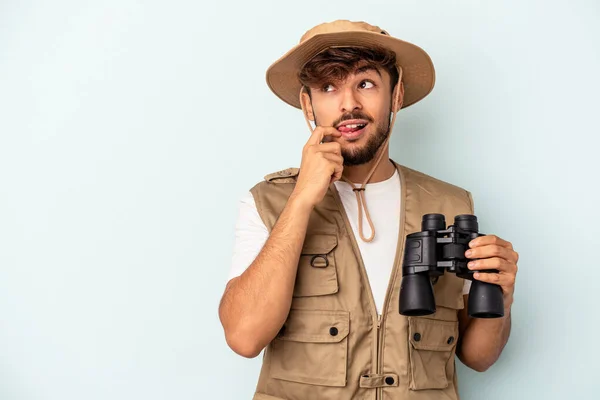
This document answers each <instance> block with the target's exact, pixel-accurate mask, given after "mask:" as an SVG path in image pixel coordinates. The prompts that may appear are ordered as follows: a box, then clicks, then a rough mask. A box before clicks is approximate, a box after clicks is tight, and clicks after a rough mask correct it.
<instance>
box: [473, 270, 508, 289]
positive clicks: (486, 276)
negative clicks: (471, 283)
mask: <svg viewBox="0 0 600 400" xmlns="http://www.w3.org/2000/svg"><path fill="white" fill-rule="evenodd" d="M473 278H475V279H477V280H478V281H481V282H487V283H493V284H494V285H500V286H502V290H505V289H506V290H505V291H509V290H508V289H509V288H510V287H511V286H513V285H514V284H515V278H514V276H513V275H510V274H494V273H491V272H476V273H475V274H474V275H473Z"/></svg>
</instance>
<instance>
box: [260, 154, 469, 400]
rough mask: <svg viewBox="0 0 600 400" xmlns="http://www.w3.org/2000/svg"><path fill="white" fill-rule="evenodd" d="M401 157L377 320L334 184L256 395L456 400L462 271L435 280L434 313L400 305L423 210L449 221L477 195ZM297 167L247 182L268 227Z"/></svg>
mask: <svg viewBox="0 0 600 400" xmlns="http://www.w3.org/2000/svg"><path fill="white" fill-rule="evenodd" d="M395 165H396V167H397V168H398V171H399V173H400V179H401V188H402V194H401V196H402V197H401V198H402V210H401V217H400V218H401V220H400V232H399V237H398V248H397V250H396V260H395V263H394V268H393V272H392V275H391V279H390V283H389V285H388V290H387V294H386V299H385V305H384V308H383V310H382V316H381V318H378V315H377V312H376V308H375V301H374V299H373V295H372V292H371V288H370V285H369V280H368V277H367V274H366V270H365V267H364V265H363V262H362V258H361V255H360V252H359V249H358V245H357V242H356V238H355V237H354V234H353V231H352V228H351V225H350V223H349V221H348V217H347V215H346V213H345V211H344V207H343V205H342V202H341V200H340V197H339V194H338V193H337V190H336V189H335V186H334V185H331V187H330V189H329V190H328V192H327V194H326V195H325V198H324V199H323V201H322V202H321V203H320V204H319V205H318V206H317V207H315V209H314V210H313V212H312V214H311V216H310V218H309V223H308V230H307V235H306V238H305V242H304V244H303V248H302V253H301V256H300V260H299V265H298V273H297V278H296V284H295V287H294V293H293V300H292V306H291V310H290V313H289V315H288V318H287V321H286V322H285V324H284V326H283V327H282V329H281V331H280V332H279V334H278V336H277V337H276V338H275V339H274V340H273V341H272V342H271V343H270V344H269V345H268V346H267V347H266V349H265V351H264V353H263V365H262V369H261V372H260V376H259V380H258V384H257V388H256V393H255V395H254V397H253V399H254V400H316V399H335V400H342V399H358V400H363V399H364V400H367V399H369V400H375V399H382V400H383V399H386V400H388V399H390V400H391V399H410V400H419V399H444V400H448V399H454V400H457V399H458V398H459V396H458V388H457V379H456V374H455V350H456V343H457V341H458V316H457V312H458V310H459V309H462V308H463V296H462V288H463V283H464V281H463V279H461V278H458V277H456V275H454V274H451V273H447V274H444V275H443V276H441V277H440V278H439V280H438V281H437V282H436V283H435V285H434V294H435V300H436V305H437V307H436V308H437V311H436V313H435V314H432V315H428V316H424V317H405V316H403V315H400V313H399V311H398V310H399V293H400V281H401V279H402V259H403V251H404V241H405V238H406V235H407V234H409V233H413V232H417V231H420V230H421V218H422V216H423V214H427V213H441V214H444V215H445V217H446V225H448V224H450V223H453V221H454V216H455V215H458V214H472V213H473V202H472V198H471V194H470V193H469V192H468V191H465V190H464V189H461V188H459V187H457V186H453V185H450V184H448V183H445V182H442V181H440V180H437V179H434V178H432V177H430V176H427V175H425V174H423V173H420V172H417V171H415V170H412V169H409V168H407V167H404V166H401V165H398V164H395ZM297 174H298V169H295V168H291V169H287V170H284V171H280V172H277V173H274V174H271V175H268V176H266V177H265V181H263V182H260V183H259V184H257V185H256V186H255V187H253V188H252V189H251V192H252V194H253V196H254V199H255V201H256V205H257V208H258V212H259V214H260V216H261V218H262V220H263V221H264V223H265V224H266V226H267V228H268V229H269V231H270V230H271V229H272V228H273V226H274V224H275V222H276V221H277V218H278V216H279V215H280V214H281V212H282V211H283V208H284V207H285V204H286V201H287V199H288V198H289V196H290V194H291V193H292V190H293V189H294V185H295V182H296V177H297ZM367 190H368V189H367ZM359 240H360V239H359Z"/></svg>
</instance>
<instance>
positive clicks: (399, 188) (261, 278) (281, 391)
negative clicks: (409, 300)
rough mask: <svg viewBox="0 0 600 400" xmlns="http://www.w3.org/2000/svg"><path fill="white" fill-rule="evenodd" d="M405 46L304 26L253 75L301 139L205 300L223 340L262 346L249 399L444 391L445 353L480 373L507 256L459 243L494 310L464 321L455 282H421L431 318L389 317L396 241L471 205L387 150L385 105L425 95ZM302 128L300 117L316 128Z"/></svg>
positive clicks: (253, 352) (463, 296) (493, 355)
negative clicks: (291, 110) (295, 121)
mask: <svg viewBox="0 0 600 400" xmlns="http://www.w3.org/2000/svg"><path fill="white" fill-rule="evenodd" d="M434 80H435V79H434V69H433V65H432V63H431V60H430V58H429V56H428V55H427V54H426V53H425V52H424V51H423V50H422V49H420V48H419V47H417V46H415V45H412V44H410V43H407V42H404V41H401V40H399V39H396V38H393V37H391V36H390V35H389V34H388V33H387V32H386V31H384V30H382V29H380V28H378V27H376V26H372V25H369V24H367V23H362V22H361V23H356V22H350V21H335V22H332V23H326V24H322V25H319V26H317V27H315V28H313V29H311V30H310V31H308V32H307V33H306V34H305V35H304V36H303V37H302V39H301V41H300V44H298V45H297V46H295V47H294V48H293V49H292V50H290V51H289V52H288V53H287V54H286V55H284V56H283V57H282V58H281V59H279V60H278V61H277V62H275V63H274V64H273V65H272V66H271V67H270V68H269V70H268V72H267V82H268V84H269V86H270V88H271V89H272V90H273V91H274V93H275V94H276V95H277V96H279V97H280V98H281V99H283V100H284V101H286V102H287V103H289V104H291V105H292V106H294V107H297V108H300V109H302V110H303V112H304V116H305V118H306V120H307V122H308V125H309V128H310V129H311V131H313V132H312V134H311V136H310V138H309V139H308V141H307V143H306V145H305V146H304V148H303V150H302V161H301V165H300V168H299V169H293V168H290V169H287V170H283V171H280V172H276V173H274V174H270V175H268V176H266V177H265V180H264V181H263V182H260V183H259V184H257V185H256V186H255V187H253V188H252V189H251V191H250V192H249V193H248V196H247V197H246V198H245V199H243V201H242V203H241V209H240V215H239V220H238V223H237V227H236V245H235V251H234V257H233V267H232V271H231V279H230V281H229V282H228V284H227V287H226V290H225V293H224V295H223V298H222V300H221V304H220V307H219V315H220V318H221V322H222V324H223V328H224V331H225V337H226V340H227V343H228V344H229V346H230V347H231V348H232V349H233V350H234V351H235V352H236V353H238V354H240V355H242V356H244V357H256V356H257V355H258V354H260V352H261V351H262V350H263V349H265V348H266V351H265V353H264V358H263V367H262V370H261V373H260V377H259V381H258V385H257V390H256V394H255V396H254V399H262V400H277V399H285V400H291V399H458V388H457V379H456V374H455V360H454V355H455V354H456V355H457V356H458V357H459V358H460V359H461V360H462V362H463V363H464V364H466V365H467V366H469V367H471V368H473V369H475V370H477V371H485V370H486V369H487V368H489V367H490V366H491V365H492V364H493V363H494V362H495V361H496V360H497V359H498V357H499V355H500V353H501V351H502V349H503V347H504V345H505V344H506V342H507V340H508V337H509V332H510V324H511V319H510V309H511V304H512V301H513V298H512V297H513V292H514V283H515V277H516V273H517V265H516V264H517V261H518V254H517V253H516V252H515V251H514V250H513V248H512V245H511V244H510V243H509V242H507V241H505V240H503V239H501V238H499V237H497V236H494V235H486V236H482V237H479V238H477V239H475V240H473V241H472V242H471V243H470V253H466V254H465V257H466V258H469V259H473V260H475V259H477V261H474V262H473V263H472V264H471V265H470V266H469V268H471V269H472V270H482V269H483V270H489V269H495V270H497V271H498V272H497V273H490V272H486V273H480V274H475V275H474V279H477V280H480V281H483V282H488V283H494V284H497V285H499V286H500V287H501V289H502V294H503V300H504V303H503V304H504V314H503V316H502V317H500V318H490V319H482V318H470V317H469V313H468V296H469V290H470V286H471V281H470V280H468V279H467V280H463V279H461V278H459V277H457V276H456V274H451V273H446V274H444V275H442V276H441V277H439V279H438V280H437V281H434V285H433V291H434V295H435V312H434V313H433V314H429V315H424V316H410V317H407V316H404V315H402V314H400V312H399V301H400V298H399V295H400V290H401V286H400V285H401V281H402V260H403V254H404V244H405V238H406V235H407V234H409V233H413V232H417V231H420V230H421V219H422V216H423V215H424V214H428V213H439V214H443V215H445V218H446V220H447V221H449V222H452V221H453V220H454V217H455V216H456V215H459V214H474V209H473V202H472V197H471V194H470V192H468V191H466V190H464V189H462V188H459V187H457V186H454V185H451V184H449V183H446V182H442V181H440V180H437V179H435V178H433V177H430V176H427V175H425V174H422V173H420V172H417V171H414V170H412V169H409V168H407V167H404V166H401V165H399V164H397V163H395V162H394V161H393V160H390V159H389V153H388V140H389V138H390V135H391V132H392V127H393V124H394V121H395V116H396V112H397V111H399V110H400V109H402V108H404V107H407V106H409V105H411V104H414V103H416V102H417V101H419V100H421V99H422V98H424V97H425V96H426V95H427V94H428V93H429V92H430V91H431V90H432V88H433V84H434ZM309 121H313V122H314V124H315V126H316V128H315V129H314V130H313V127H312V125H311V123H310V122H309Z"/></svg>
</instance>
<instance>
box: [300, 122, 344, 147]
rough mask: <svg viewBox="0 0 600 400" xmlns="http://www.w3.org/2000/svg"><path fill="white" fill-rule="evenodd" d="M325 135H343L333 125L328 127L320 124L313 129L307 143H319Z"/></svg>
mask: <svg viewBox="0 0 600 400" xmlns="http://www.w3.org/2000/svg"><path fill="white" fill-rule="evenodd" d="M325 136H333V137H340V136H342V133H341V132H340V131H338V130H337V129H335V128H334V127H332V126H328V127H324V126H318V127H317V128H316V129H315V130H314V131H313V133H312V135H310V138H309V139H308V142H307V144H308V145H316V144H319V143H321V142H322V141H323V139H324V138H325Z"/></svg>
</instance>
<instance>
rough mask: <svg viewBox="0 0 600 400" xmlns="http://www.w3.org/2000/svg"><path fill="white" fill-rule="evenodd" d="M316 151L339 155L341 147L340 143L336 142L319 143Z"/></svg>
mask: <svg viewBox="0 0 600 400" xmlns="http://www.w3.org/2000/svg"><path fill="white" fill-rule="evenodd" d="M318 151H320V152H321V153H333V154H339V155H341V153H342V148H341V146H340V144H339V143H336V142H331V143H321V144H320V145H319V147H318Z"/></svg>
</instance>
